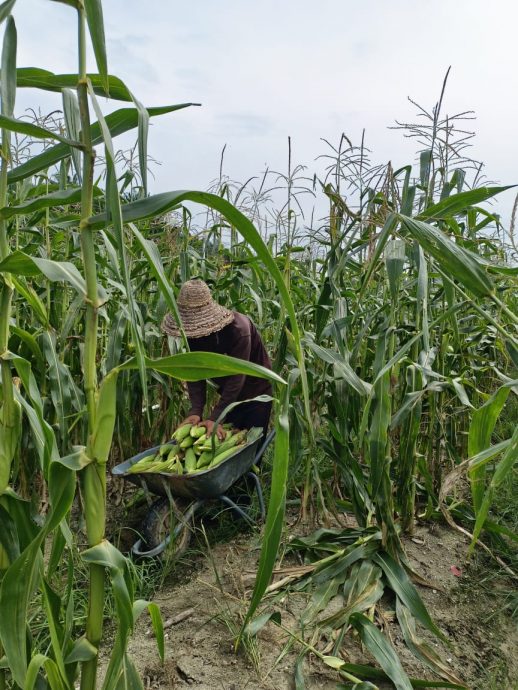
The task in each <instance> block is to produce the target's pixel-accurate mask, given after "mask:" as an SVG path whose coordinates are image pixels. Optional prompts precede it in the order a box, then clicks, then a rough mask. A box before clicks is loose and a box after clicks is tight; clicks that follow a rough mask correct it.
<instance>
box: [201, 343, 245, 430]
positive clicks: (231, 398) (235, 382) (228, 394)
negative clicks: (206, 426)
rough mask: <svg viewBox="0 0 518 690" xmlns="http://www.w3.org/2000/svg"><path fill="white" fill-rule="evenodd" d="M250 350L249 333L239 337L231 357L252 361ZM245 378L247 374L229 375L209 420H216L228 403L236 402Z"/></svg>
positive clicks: (231, 351)
mask: <svg viewBox="0 0 518 690" xmlns="http://www.w3.org/2000/svg"><path fill="white" fill-rule="evenodd" d="M250 351H251V338H250V336H249V335H247V336H242V337H240V338H238V339H237V340H236V341H235V343H234V344H233V347H232V349H231V350H230V351H229V353H228V354H229V355H230V356H231V357H236V358H237V359H244V360H245V361H247V362H248V361H250ZM245 378H246V376H244V375H236V376H228V377H227V378H226V380H225V384H224V387H223V390H222V391H221V397H220V399H219V401H218V404H217V405H216V406H215V407H214V409H213V410H212V412H211V414H210V416H209V420H211V421H215V420H216V419H217V418H218V417H219V415H220V414H221V413H222V412H223V410H224V409H225V407H226V406H227V405H230V404H231V403H233V402H236V400H237V399H238V397H239V393H240V392H241V389H242V388H243V385H244V383H245Z"/></svg>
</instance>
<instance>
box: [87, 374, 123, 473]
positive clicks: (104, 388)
mask: <svg viewBox="0 0 518 690" xmlns="http://www.w3.org/2000/svg"><path fill="white" fill-rule="evenodd" d="M118 375H119V370H118V369H112V371H111V372H110V373H109V374H108V375H107V376H105V377H104V379H103V381H102V383H101V386H100V388H99V397H98V400H97V407H96V411H95V425H94V428H93V432H92V438H91V452H92V458H93V459H94V460H95V461H96V462H99V463H102V464H105V463H107V462H108V456H109V454H110V449H111V447H112V439H113V430H114V428H115V419H116V416H117V411H116V403H117V377H118Z"/></svg>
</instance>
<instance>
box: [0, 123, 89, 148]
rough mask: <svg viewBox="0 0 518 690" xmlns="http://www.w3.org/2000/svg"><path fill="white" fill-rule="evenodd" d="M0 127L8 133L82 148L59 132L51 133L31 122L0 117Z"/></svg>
mask: <svg viewBox="0 0 518 690" xmlns="http://www.w3.org/2000/svg"><path fill="white" fill-rule="evenodd" d="M0 127H1V128H2V129H7V130H9V131H10V132H17V133H18V134H25V135H26V136H29V137H31V138H33V139H54V140H55V141H61V142H63V143H64V144H66V145H67V146H73V147H75V148H81V147H82V144H81V142H79V141H75V140H73V139H68V138H67V137H63V136H61V134H59V132H53V131H51V130H50V129H46V128H45V127H41V126H40V125H35V124H33V123H32V122H26V121H25V120H17V119H16V118H14V117H8V116H7V115H1V116H0Z"/></svg>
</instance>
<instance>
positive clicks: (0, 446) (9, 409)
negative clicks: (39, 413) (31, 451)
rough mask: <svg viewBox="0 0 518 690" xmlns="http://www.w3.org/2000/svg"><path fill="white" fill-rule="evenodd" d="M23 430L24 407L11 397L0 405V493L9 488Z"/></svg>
mask: <svg viewBox="0 0 518 690" xmlns="http://www.w3.org/2000/svg"><path fill="white" fill-rule="evenodd" d="M21 431H22V408H21V406H20V403H19V402H18V400H14V399H13V398H11V399H10V400H9V402H7V401H6V402H5V403H4V404H3V406H2V407H0V495H1V494H3V492H4V491H5V490H6V489H7V485H8V484H9V475H10V473H11V463H12V461H13V459H14V456H15V453H16V448H17V447H18V443H19V440H20V436H21Z"/></svg>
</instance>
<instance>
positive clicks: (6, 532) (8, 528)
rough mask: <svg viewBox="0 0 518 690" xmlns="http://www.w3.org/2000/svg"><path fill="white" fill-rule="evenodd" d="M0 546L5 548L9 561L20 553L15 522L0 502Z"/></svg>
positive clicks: (13, 559)
mask: <svg viewBox="0 0 518 690" xmlns="http://www.w3.org/2000/svg"><path fill="white" fill-rule="evenodd" d="M0 546H1V547H2V548H3V549H4V550H5V553H6V554H7V558H8V559H9V562H11V563H12V562H13V561H15V560H16V559H17V558H18V556H19V555H20V542H19V540H18V530H17V524H16V522H15V520H14V519H13V518H12V517H11V515H10V513H9V512H8V511H7V510H6V509H5V508H4V507H3V505H2V504H0Z"/></svg>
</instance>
